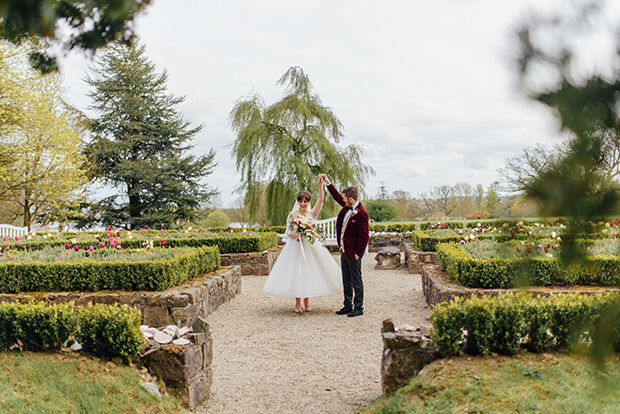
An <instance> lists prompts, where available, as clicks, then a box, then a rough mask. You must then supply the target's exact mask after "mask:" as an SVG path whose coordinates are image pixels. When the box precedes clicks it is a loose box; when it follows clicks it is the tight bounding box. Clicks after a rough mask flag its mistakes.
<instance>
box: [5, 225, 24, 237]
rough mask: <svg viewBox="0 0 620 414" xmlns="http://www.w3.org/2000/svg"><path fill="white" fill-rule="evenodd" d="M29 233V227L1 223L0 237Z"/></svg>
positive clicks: (22, 235) (21, 235) (20, 235)
mask: <svg viewBox="0 0 620 414" xmlns="http://www.w3.org/2000/svg"><path fill="white" fill-rule="evenodd" d="M26 234H28V227H17V226H13V225H11V224H0V237H11V238H12V237H15V236H19V237H24V236H25V235H26Z"/></svg>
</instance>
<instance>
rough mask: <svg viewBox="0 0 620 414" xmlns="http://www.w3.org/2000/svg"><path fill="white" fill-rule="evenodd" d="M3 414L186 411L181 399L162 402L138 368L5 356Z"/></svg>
mask: <svg viewBox="0 0 620 414" xmlns="http://www.w3.org/2000/svg"><path fill="white" fill-rule="evenodd" d="M0 373H1V374H0V411H1V412H2V413H3V414H26V413H28V414H30V413H32V414H35V413H36V414H47V413H49V414H52V413H54V414H58V413H63V414H70V413H88V414H99V413H100V414H112V413H114V414H116V413H119V414H129V413H153V414H155V413H162V414H163V413H183V412H184V409H183V407H182V406H181V403H180V401H179V400H177V399H176V398H174V397H171V396H167V395H163V400H162V401H158V400H157V399H156V398H155V397H153V396H151V395H150V394H149V393H147V392H146V391H145V390H144V389H143V388H142V387H140V383H141V382H142V380H141V378H140V372H139V371H138V369H137V368H136V367H129V366H125V365H122V366H121V365H115V364H114V363H110V362H108V363H106V361H103V360H100V359H97V358H93V357H89V356H82V355H78V354H73V353H69V354H66V353H35V352H0Z"/></svg>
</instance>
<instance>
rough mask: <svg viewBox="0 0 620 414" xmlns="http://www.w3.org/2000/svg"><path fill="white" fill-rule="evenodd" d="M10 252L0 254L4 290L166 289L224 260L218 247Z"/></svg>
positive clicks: (1, 286)
mask: <svg viewBox="0 0 620 414" xmlns="http://www.w3.org/2000/svg"><path fill="white" fill-rule="evenodd" d="M74 247H78V246H77V245H76V246H74ZM7 256H8V255H7V254H5V255H4V256H3V257H1V258H0V259H2V260H0V292H1V293H15V292H28V291H44V292H49V291H82V292H87V291H99V290H130V291H132V290H164V289H167V288H169V287H172V286H176V285H178V284H180V283H183V282H184V281H186V280H188V279H190V278H193V277H196V276H199V275H202V274H204V273H208V272H211V271H213V270H216V269H218V268H219V265H220V253H219V251H218V249H217V247H199V248H189V247H185V248H165V249H164V248H153V249H142V250H141V251H137V250H131V249H129V250H126V249H123V250H111V249H107V248H103V249H95V248H94V246H93V249H92V250H91V249H90V248H88V249H77V248H70V249H67V248H65V247H64V246H58V247H49V246H48V247H47V248H46V249H45V250H43V251H40V252H39V251H18V252H15V251H13V254H12V255H10V257H7Z"/></svg>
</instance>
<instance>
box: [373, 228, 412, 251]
mask: <svg viewBox="0 0 620 414" xmlns="http://www.w3.org/2000/svg"><path fill="white" fill-rule="evenodd" d="M410 240H411V233H384V232H381V233H371V234H370V240H369V242H368V251H369V252H378V251H379V250H381V249H382V248H383V247H398V248H399V249H401V250H402V248H403V244H404V243H405V242H406V241H410Z"/></svg>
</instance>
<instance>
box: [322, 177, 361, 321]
mask: <svg viewBox="0 0 620 414" xmlns="http://www.w3.org/2000/svg"><path fill="white" fill-rule="evenodd" d="M320 177H321V179H322V180H323V182H325V184H326V185H327V189H328V190H329V193H330V194H331V195H332V197H333V198H334V200H336V202H337V203H338V204H340V205H341V206H342V210H340V212H339V213H338V218H337V219H336V237H337V238H338V248H339V249H340V251H341V252H342V253H341V255H340V264H341V268H342V285H343V290H344V307H343V308H342V309H340V310H339V311H338V312H336V313H337V314H338V315H347V316H349V317H354V316H360V315H363V314H364V284H363V282H362V256H363V255H364V252H365V251H366V246H367V245H368V240H369V236H368V214H367V213H366V210H364V207H362V204H361V203H360V202H359V201H358V198H359V194H358V192H357V188H355V187H347V188H345V189H344V190H343V191H342V194H340V193H339V192H338V190H336V187H334V186H333V185H332V183H331V182H330V181H329V180H328V179H327V175H325V174H321V175H320ZM354 292H355V299H353V293H354Z"/></svg>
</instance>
